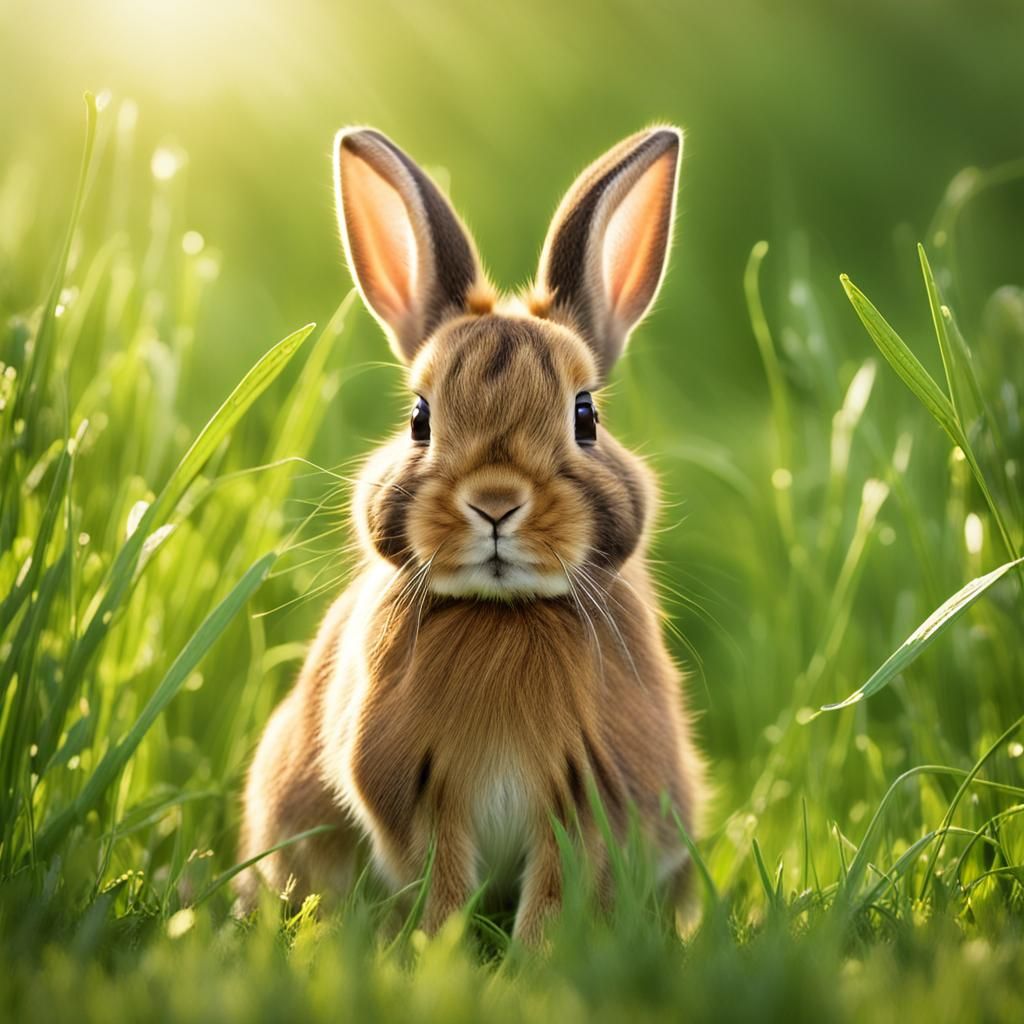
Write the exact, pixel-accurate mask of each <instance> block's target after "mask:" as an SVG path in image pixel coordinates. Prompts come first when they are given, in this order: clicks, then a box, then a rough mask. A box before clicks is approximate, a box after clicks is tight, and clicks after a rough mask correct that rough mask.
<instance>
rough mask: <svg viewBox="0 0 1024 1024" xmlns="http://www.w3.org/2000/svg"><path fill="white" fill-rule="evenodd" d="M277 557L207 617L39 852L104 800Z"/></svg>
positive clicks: (42, 839) (263, 562) (49, 849)
mask: <svg viewBox="0 0 1024 1024" xmlns="http://www.w3.org/2000/svg"><path fill="white" fill-rule="evenodd" d="M276 558H277V555H276V554H275V553H270V554H267V555H264V556H263V557H262V558H261V559H259V561H257V562H256V563H254V564H253V565H252V566H251V567H250V568H249V571H248V572H246V574H245V575H244V576H243V577H242V578H241V579H240V580H239V581H238V583H236V584H235V586H234V587H233V588H232V590H231V592H230V593H229V594H228V595H227V597H225V598H224V600H223V601H221V602H220V604H219V605H217V607H216V608H215V609H214V610H213V611H212V612H211V613H210V615H208V616H207V618H206V619H205V620H204V622H203V623H202V625H201V626H200V627H199V628H198V629H197V630H196V632H195V633H194V634H193V635H192V638H191V639H190V640H189V642H188V643H187V644H186V645H185V647H184V649H183V650H182V651H181V653H180V654H179V655H178V657H177V658H175V659H174V663H173V664H172V665H171V667H170V668H169V669H168V670H167V674H166V675H165V676H164V678H163V680H162V681H161V682H160V685H159V686H158V687H157V689H156V692H155V693H154V694H153V696H152V697H150V699H149V702H148V703H147V704H146V706H145V708H143V710H142V713H141V714H140V715H139V717H138V718H137V719H136V721H135V724H134V725H133V726H132V727H131V729H130V730H129V731H128V733H127V734H126V735H125V736H124V738H123V739H122V740H121V741H120V742H118V743H117V744H116V745H114V746H113V747H111V748H110V750H108V751H107V753H106V754H105V755H104V757H103V759H102V760H101V761H100V763H99V764H98V765H97V767H96V769H95V771H94V772H93V773H92V775H91V776H90V777H89V780H88V781H87V782H86V784H85V786H84V787H83V788H82V790H81V792H80V793H79V794H78V796H77V797H76V798H75V800H74V801H73V802H72V803H71V804H70V805H68V806H67V807H66V808H65V809H64V810H63V811H62V812H61V813H59V814H58V815H57V816H56V817H55V818H54V819H53V820H52V821H50V822H49V823H48V824H47V825H46V826H44V828H43V831H42V832H41V833H40V835H39V839H38V842H37V844H36V850H37V855H38V856H39V857H41V858H43V859H45V858H47V857H48V856H49V855H50V854H51V853H53V851H54V850H55V849H56V847H57V845H58V844H59V843H60V841H61V840H62V839H63V838H64V837H65V836H66V835H67V833H68V831H69V830H70V829H71V827H72V826H73V825H74V824H75V823H76V822H78V821H81V820H82V818H83V817H84V816H85V814H86V813H87V812H88V811H90V810H92V809H93V808H94V807H95V806H96V805H97V804H98V803H99V801H100V799H101V798H102V796H103V794H104V793H105V792H106V791H107V789H108V788H109V787H110V785H111V783H113V782H114V780H115V779H116V778H117V777H118V775H119V774H120V772H121V770H122V769H123V768H124V766H125V765H126V764H127V763H128V760H129V758H131V756H132V755H133V754H134V753H135V750H136V749H137V748H138V746H139V744H140V743H141V742H142V739H143V737H144V736H145V735H146V733H147V732H148V731H149V729H150V727H151V726H152V725H153V723H154V722H155V721H156V719H157V718H158V717H159V715H160V714H161V712H163V710H164V709H165V708H166V707H167V705H168V704H169V703H170V702H171V700H172V699H173V698H174V697H175V695H176V694H177V693H178V691H179V690H180V689H181V687H182V686H183V685H184V683H185V680H186V679H188V677H189V675H190V674H191V672H192V670H193V669H194V668H195V667H196V665H197V664H198V663H199V662H200V660H201V659H202V657H203V655H205V654H206V652H207V651H208V650H209V649H210V647H211V646H212V645H213V642H214V641H215V640H216V639H217V637H219V636H220V635H221V633H223V632H224V630H225V629H226V628H227V626H228V623H230V622H231V620H232V619H233V618H234V617H235V615H236V614H237V613H238V611H239V609H241V608H242V606H243V605H244V604H245V602H246V601H248V600H249V598H250V597H251V596H252V595H253V593H255V591H256V589H257V588H258V587H259V585H260V584H261V583H262V582H263V580H264V579H265V578H266V576H267V573H268V572H270V567H271V566H272V565H273V564H274V561H275V559H276Z"/></svg>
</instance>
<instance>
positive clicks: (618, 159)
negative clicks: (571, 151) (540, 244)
mask: <svg viewBox="0 0 1024 1024" xmlns="http://www.w3.org/2000/svg"><path fill="white" fill-rule="evenodd" d="M682 148H683V133H682V132H681V131H680V130H679V129H678V128H674V127H672V126H670V125H663V126H659V127H656V128H651V129H649V130H648V131H644V132H639V133H638V134H636V135H632V136H630V137H629V138H628V139H624V140H623V141H622V142H620V143H619V144H618V145H617V146H615V147H614V148H612V149H610V150H609V151H608V152H607V153H605V155H604V156H603V157H601V158H600V159H599V160H597V161H595V162H594V163H593V164H591V165H590V166H589V167H588V168H587V169H586V170H585V171H584V172H583V173H582V174H581V175H580V176H579V178H577V179H576V182H575V184H573V186H572V188H570V189H569V192H568V194H567V195H566V197H565V199H564V200H563V201H562V205H561V206H560V207H559V208H558V211H557V213H556V214H555V219H554V221H552V224H551V228H550V230H549V231H548V237H547V240H546V241H545V243H544V251H543V252H542V253H541V257H540V273H539V275H538V279H537V284H538V286H539V289H538V295H537V297H536V299H535V302H534V307H535V309H536V311H538V312H539V311H543V312H542V315H551V316H554V317H556V318H557V317H561V318H562V319H566V320H568V321H569V322H570V323H571V324H572V325H573V326H574V327H575V328H577V329H578V330H579V331H580V333H581V334H582V336H583V338H584V340H585V341H586V342H587V343H588V344H589V345H590V347H591V349H592V350H593V352H594V355H595V356H596V357H597V362H598V367H599V369H600V371H601V374H602V376H603V377H607V375H608V372H609V370H611V367H612V364H613V363H614V362H615V360H616V359H618V357H619V355H620V353H621V352H622V349H623V348H624V347H625V345H626V341H627V340H628V338H629V332H630V331H631V330H632V329H633V328H634V327H635V326H636V325H637V323H638V322H639V321H640V320H641V319H642V318H643V316H644V314H645V313H646V312H647V311H648V309H650V307H651V303H652V302H653V301H654V297H655V295H656V294H657V292H658V288H659V287H660V285H661V279H662V277H663V275H664V272H665V263H666V260H667V257H668V248H669V242H670V240H671V236H672V218H673V215H674V212H675V195H676V181H677V178H678V173H679V157H680V155H681V153H682Z"/></svg>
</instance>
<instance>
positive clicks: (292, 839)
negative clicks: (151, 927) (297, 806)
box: [190, 825, 337, 907]
mask: <svg viewBox="0 0 1024 1024" xmlns="http://www.w3.org/2000/svg"><path fill="white" fill-rule="evenodd" d="M336 828H337V825H316V826H315V827H314V828H308V829H306V831H305V832H299V833H298V834H297V835H294V836H289V837H288V838H287V839H282V840H281V842H279V843H275V844H274V845H273V846H271V847H268V848H267V849H266V850H263V851H261V852H260V853H257V854H256V855H255V856H253V857H250V858H249V859H248V860H243V861H240V862H239V863H238V864H235V865H233V866H232V867H230V868H228V869H227V871H222V872H221V873H220V874H219V875H218V876H217V877H216V878H215V879H214V880H213V881H212V882H210V884H209V885H208V886H207V887H206V888H205V889H204V890H203V891H202V892H201V893H200V894H199V895H198V896H197V897H196V898H195V899H194V900H193V901H192V902H191V904H190V906H193V907H198V906H199V904H200V903H205V902H206V901H207V900H208V899H209V898H210V897H211V896H212V895H213V894H214V893H215V892H216V891H217V890H218V889H220V888H221V887H222V886H224V885H225V884H226V883H228V882H230V881H231V879H232V878H234V877H235V875H240V874H241V873H242V872H243V871H244V870H245V869H246V868H251V867H252V866H253V864H258V863H259V862H260V861H261V860H263V858H264V857H269V856H270V855H271V854H272V853H277V851H278V850H283V849H285V848H286V847H288V846H292V845H294V844H295V843H300V842H302V840H303V839H312V838H313V836H320V835H323V834H324V833H325V832H333V831H334V830H335V829H336Z"/></svg>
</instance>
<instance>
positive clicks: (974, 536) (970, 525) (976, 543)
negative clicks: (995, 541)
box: [964, 512, 985, 555]
mask: <svg viewBox="0 0 1024 1024" xmlns="http://www.w3.org/2000/svg"><path fill="white" fill-rule="evenodd" d="M984 540H985V528H984V526H983V525H982V522H981V519H980V518H979V517H978V516H977V515H976V514H975V513H974V512H968V513H967V518H966V519H965V520H964V543H965V544H966V545H967V550H968V552H969V553H970V554H972V555H977V554H980V552H981V546H982V543H983V542H984Z"/></svg>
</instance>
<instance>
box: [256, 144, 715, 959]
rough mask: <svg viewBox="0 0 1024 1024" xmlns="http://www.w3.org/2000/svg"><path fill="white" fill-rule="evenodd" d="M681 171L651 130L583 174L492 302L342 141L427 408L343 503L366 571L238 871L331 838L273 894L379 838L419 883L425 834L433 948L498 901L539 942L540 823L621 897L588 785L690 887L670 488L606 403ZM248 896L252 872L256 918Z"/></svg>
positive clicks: (372, 282) (550, 885)
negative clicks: (616, 426)
mask: <svg viewBox="0 0 1024 1024" xmlns="http://www.w3.org/2000/svg"><path fill="white" fill-rule="evenodd" d="M681 149H682V135H681V133H680V132H679V131H678V130H677V129H675V128H671V127H656V128H652V129H650V130H648V131H644V132H640V133H638V134H636V135H633V136H631V137H630V138H628V139H625V140H624V141H623V142H621V143H619V145H617V146H616V147H615V148H614V149H612V150H610V151H609V152H608V153H607V154H606V155H605V156H603V157H602V158H601V159H600V160H598V161H597V162H596V163H595V164H593V165H592V166H591V167H589V168H588V169H587V170H586V171H585V172H584V173H583V174H582V175H581V177H580V178H579V179H578V180H577V182H576V184H575V185H574V186H573V187H572V189H571V190H570V191H569V193H568V195H567V196H566V198H565V200H564V201H563V203H562V205H561V207H560V208H559V210H558V212H557V214H556V215H555V218H554V222H553V224H552V227H551V229H550V232H549V234H548V238H547V241H546V242H545V244H544V249H543V252H542V254H541V260H540V271H539V274H538V278H537V282H536V286H535V287H534V289H533V290H532V292H531V293H530V294H529V295H528V296H526V297H524V298H522V299H519V300H516V299H509V300H501V301H499V300H498V299H497V298H496V296H495V294H494V293H493V291H492V289H491V287H490V286H489V284H488V283H487V280H486V278H485V276H484V273H483V270H482V269H481V266H480V263H479V260H478V258H477V255H476V250H475V247H474V245H473V242H472V241H471V239H470V237H469V235H468V233H467V231H466V229H465V228H464V227H463V225H462V224H461V222H460V221H459V219H458V217H457V216H456V214H455V213H454V211H453V210H452V209H451V207H450V206H449V204H448V202H447V200H446V199H445V198H444V196H443V195H442V194H441V192H440V191H439V190H438V188H437V187H436V186H435V185H434V183H433V182H432V181H431V180H430V179H429V178H428V177H427V175H426V174H424V172H423V171H422V170H421V169H420V168H419V167H418V166H417V165H416V164H415V163H413V161H412V160H410V159H409V157H408V156H406V155H405V154H404V153H403V152H402V151H401V150H400V149H398V148H397V147H396V146H395V145H394V144H393V143H392V142H390V141H389V140H388V139H387V138H385V137H384V136H383V135H381V134H380V133H379V132H376V131H374V130H372V129H365V128H359V129H348V130H346V131H343V132H341V133H340V134H339V135H338V137H337V141H336V148H335V175H336V186H337V198H338V215H339V220H340V223H341V230H342V235H343V238H344V243H345V252H346V255H347V257H348V264H349V267H350V268H351V271H352V274H353V276H354V277H355V279H356V281H357V283H358V286H359V289H360V292H361V293H362V296H363V299H364V300H365V302H366V304H367V306H368V307H369V309H370V310H371V312H372V313H373V314H374V315H375V316H376V318H377V319H378V320H379V321H380V323H381V325H382V326H383V327H384V329H385V331H386V332H387V334H388V337H389V339H390V341H391V346H392V348H393V349H394V351H395V353H396V355H398V357H399V358H400V359H401V360H402V361H403V362H404V363H405V364H407V366H408V368H409V373H408V376H409V387H410V390H411V392H412V393H413V395H415V396H417V397H416V398H415V404H414V407H413V411H412V416H411V422H410V425H409V426H408V427H406V428H405V429H403V431H402V432H401V433H400V434H399V435H398V436H397V437H395V438H394V439H393V440H392V441H390V442H389V443H387V444H385V445H384V446H383V447H381V448H379V449H378V450H377V451H376V452H375V453H374V454H373V455H372V456H371V457H370V459H369V460H368V461H367V463H366V466H365V468H364V470H363V472H362V474H361V478H360V482H359V485H358V486H357V488H356V493H355V497H354V504H353V515H354V518H355V522H356V524H357V527H358V530H359V536H360V538H361V541H362V546H363V549H364V564H363V566H362V570H361V572H360V573H359V575H358V576H357V577H356V579H355V582H353V583H352V584H351V585H350V586H349V588H348V589H347V590H346V591H345V593H344V594H343V595H342V596H341V597H340V598H339V599H338V601H337V602H336V603H335V604H334V606H333V607H332V608H331V610H330V611H329V612H328V615H327V618H326V620H325V622H324V624H323V626H322V627H321V629H320V632H319V635H318V637H317V639H316V642H315V644H314V645H313V648H312V651H311V652H310V654H309V657H308V658H307V660H306V664H305V667H304V668H303V670H302V674H301V676H300V677H299V680H298V683H297V684H296V686H295V688H294V689H293V690H292V692H291V693H290V695H289V696H288V697H287V698H286V699H285V700H284V702H283V703H282V704H281V705H280V706H279V707H278V708H277V710H276V711H275V713H274V715H273V717H272V718H271V720H270V723H269V725H268V726H267V729H266V732H265V733H264V736H263V739H262V741H261V743H260V746H259V750H258V752H257V754H256V758H255V761H254V763H253V765H252V770H251V772H250V775H249V780H248V786H247V789H246V796H245V822H244V828H243V838H242V857H243V858H249V857H252V856H255V855H257V854H258V853H260V852H261V851H264V850H266V849H268V848H269V847H271V846H273V845H275V844H276V843H279V842H281V841H282V840H283V839H285V838H287V837H288V836H291V835H295V834H297V833H299V832H302V831H305V830H307V829H310V828H313V827H314V826H316V825H319V824H322V823H330V824H333V825H335V826H336V828H335V829H334V830H333V831H331V832H328V833H322V834H320V835H318V836H315V837H312V838H309V839H306V840H303V841H300V842H298V843H296V844H293V845H291V846H287V847H285V848H284V849H282V850H280V851H279V852H277V853H274V854H272V855H270V856H267V857H265V858H263V859H262V860H261V861H259V863H258V872H259V875H262V876H263V878H264V879H265V881H266V882H267V883H269V884H270V885H271V886H272V887H273V888H274V889H277V890H285V889H286V888H287V889H288V891H289V892H290V893H291V894H292V895H293V897H295V898H301V897H302V896H303V895H305V894H306V893H309V892H312V891H316V892H324V893H328V894H329V893H331V892H336V891H337V890H338V889H339V888H341V887H343V886H344V885H345V884H346V882H347V880H348V878H349V877H350V875H351V870H352V865H353V860H354V852H355V849H356V846H357V845H358V844H359V843H360V841H361V839H362V838H363V837H364V836H368V837H369V840H370V845H371V849H372V856H373V861H374V863H375V866H376V867H377V868H378V869H379V871H380V873H381V874H382V875H383V876H384V878H385V879H386V880H387V881H388V882H389V883H390V884H391V885H393V886H395V887H399V886H404V885H408V884H409V883H411V882H413V881H414V880H415V879H416V878H418V877H419V876H420V875H421V874H422V872H423V869H424V865H425V861H426V857H427V853H428V849H429V847H430V844H431V840H432V839H433V840H434V842H435V843H436V845H435V855H434V863H433V869H432V874H431V879H430V888H429V895H428V899H427V904H426V909H425V916H424V927H425V928H426V929H427V930H428V931H434V930H436V929H437V928H438V927H439V926H440V925H441V924H442V923H443V922H444V921H445V919H446V918H447V917H448V916H449V915H450V914H451V913H452V912H453V911H456V910H457V909H458V908H459V907H460V906H461V905H462V904H463V903H465V902H466V900H467V899H468V898H469V897H470V896H471V895H472V894H473V893H474V891H475V890H476V889H477V887H478V885H479V884H480V882H481V881H482V880H483V879H495V880H501V879H505V880H506V881H507V882H511V883H512V884H517V885H518V912H517V916H516V921H515V932H516V934H517V935H518V936H519V937H521V938H523V939H524V940H526V941H536V940H537V939H538V938H539V936H540V934H541V931H542V928H543V925H544V922H545V920H546V919H547V917H548V916H549V914H550V913H551V912H552V911H553V910H555V909H556V908H557V907H558V905H559V903H560V897H561V877H560V872H561V861H560V856H559V850H558V846H557V843H556V838H555V831H554V829H553V827H552V816H554V817H555V818H557V819H559V820H561V821H562V822H564V823H566V824H567V825H569V824H570V823H572V828H571V832H572V834H574V835H577V836H578V837H580V839H581V841H582V844H583V849H584V851H585V853H586V855H587V857H588V862H589V863H590V865H591V867H592V869H593V873H594V877H595V878H596V880H597V882H598V885H599V886H600V889H601V891H602V892H603V893H605V894H606V895H607V889H608V877H607V875H608V866H607V853H606V851H605V849H604V846H603V841H602V836H601V832H600V829H599V827H598V823H597V822H596V821H595V814H594V812H593V801H592V800H590V799H588V793H589V791H590V790H591V787H593V788H594V789H596V793H597V795H598V796H599V797H600V800H601V802H602V804H603V806H604V808H605V810H606V812H607V816H608V820H609V822H610V823H611V826H612V829H613V830H614V832H615V834H616V835H617V836H618V837H620V838H621V837H622V836H623V835H624V833H625V830H626V827H627V823H628V818H629V815H630V814H631V813H635V814H636V816H637V819H638V820H639V822H640V825H641V827H642V828H643V830H644V831H645V832H646V834H647V836H648V838H649V840H650V841H651V843H652V847H653V849H654V850H655V851H656V853H657V857H658V870H659V875H660V877H661V878H662V879H663V880H664V882H665V883H666V884H667V885H673V886H675V885H677V883H679V882H680V880H681V878H682V876H683V874H684V872H685V866H686V859H687V858H686V851H685V846H684V844H683V841H682V839H681V837H680V834H679V830H678V828H677V826H676V824H675V823H674V821H673V820H672V816H671V815H669V814H666V813H665V808H664V804H663V799H664V797H665V796H667V798H668V800H669V801H670V803H671V806H672V807H673V808H674V809H675V811H676V812H677V813H678V814H679V816H680V817H681V819H682V821H683V822H684V823H685V825H686V827H687V828H688V829H689V830H691V832H692V831H693V830H694V828H695V827H696V823H697V821H698V814H699V810H700V806H701V803H702V795H703V790H704V782H703V768H702V763H701V759H700V757H699V755H698V753H697V751H696V749H695V746H694V741H693V737H692V735H691V729H690V725H689V723H688V720H687V717H686V715H685V714H684V711H683V708H682V706H681V705H682V699H683V698H682V690H681V677H680V672H679V670H678V669H677V668H676V666H675V665H674V664H673V662H672V659H671V657H670V656H669V653H668V651H667V650H666V648H665V644H664V642H663V640H662V636H661V622H660V613H659V610H658V604H657V596H656V594H655V591H654V588H653V586H652V584H651V580H650V577H649V573H648V569H647V566H646V564H645V551H646V547H647V535H648V532H649V528H650V524H651V520H652V517H653V514H654V511H655V509H656V501H657V498H656V491H655V484H654V480H653V477H652V474H651V472H650V471H649V470H648V469H647V467H646V466H645V465H644V463H643V462H642V461H641V460H640V459H638V458H637V457H636V456H635V455H632V454H630V453H629V452H628V451H626V450H625V449H624V448H623V447H622V446H621V445H620V444H619V443H618V442H617V441H616V440H615V439H614V438H613V437H612V436H611V434H610V433H609V432H608V431H607V430H606V429H605V426H604V424H601V425H600V426H599V425H598V413H597V409H596V407H595V404H594V399H593V397H592V393H593V392H594V391H596V389H597V388H599V387H600V386H601V384H602V383H603V382H604V381H605V379H606V378H607V375H608V373H609V371H610V370H611V368H612V366H613V364H614V363H615V360H616V359H617V358H618V356H619V354H620V353H621V351H622V349H623V348H624V347H625V344H626V341H627V338H628V336H629V332H630V331H631V330H632V328H633V327H634V326H635V325H636V324H637V322H638V321H639V320H640V319H641V318H642V317H643V316H644V314H645V313H646V312H647V310H648V308H649V307H650V305H651V303H652V301H653V299H654V297H655V294H656V292H657V290H658V287H659V285H660V283H661V278H662V274H663V271H664V266H665V262H666V254H667V250H668V246H669V240H670V236H671V231H672V220H673V213H674V206H675V191H676V181H677V176H678V165H679V158H680V153H681ZM631 809H635V810H633V811H631ZM258 885H259V878H258V876H257V873H256V872H255V871H252V870H250V871H249V872H247V873H246V874H245V875H243V876H242V878H241V882H240V886H239V888H240V893H241V896H242V901H243V905H245V904H247V903H248V904H250V905H251V903H252V902H253V900H254V899H255V892H256V888H257V887H258Z"/></svg>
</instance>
